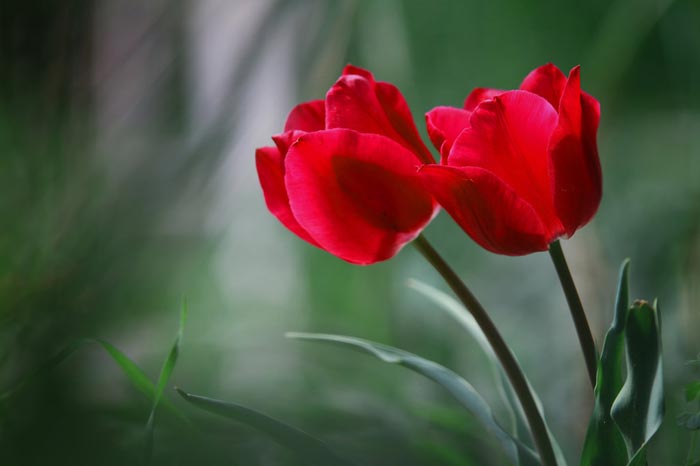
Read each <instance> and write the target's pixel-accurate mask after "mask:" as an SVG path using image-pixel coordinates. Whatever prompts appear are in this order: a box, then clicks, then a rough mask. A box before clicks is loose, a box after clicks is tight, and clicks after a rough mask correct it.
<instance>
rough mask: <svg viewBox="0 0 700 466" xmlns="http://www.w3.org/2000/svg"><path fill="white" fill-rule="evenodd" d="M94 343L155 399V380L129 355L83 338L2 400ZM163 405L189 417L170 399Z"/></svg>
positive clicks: (2, 399) (5, 393) (5, 394)
mask: <svg viewBox="0 0 700 466" xmlns="http://www.w3.org/2000/svg"><path fill="white" fill-rule="evenodd" d="M93 344H95V345H97V346H99V347H100V348H102V349H103V350H104V351H105V352H106V353H107V354H108V355H109V356H110V357H111V358H112V360H113V361H114V362H115V363H116V364H117V366H119V368H120V369H121V370H122V373H123V374H124V375H125V376H126V378H127V379H128V380H129V381H130V382H131V384H132V385H133V386H134V387H135V388H136V389H137V390H138V391H140V392H141V393H143V394H144V395H145V396H146V397H147V398H148V399H149V400H151V401H152V400H154V399H155V393H156V388H155V386H154V385H153V382H151V381H150V380H149V379H148V376H147V375H146V374H145V373H144V372H143V370H142V369H141V368H140V367H139V366H138V365H137V364H136V363H135V362H134V361H132V360H131V359H130V358H129V357H128V356H127V355H125V354H124V353H123V352H122V351H120V350H119V349H117V348H116V347H115V346H114V345H112V344H111V343H109V342H107V341H105V340H101V339H99V338H81V339H79V340H75V341H73V342H71V343H70V344H68V345H67V346H66V347H65V348H63V349H62V350H61V351H59V352H58V353H57V354H56V355H54V356H53V357H51V358H50V359H49V360H47V361H46V362H44V363H43V364H42V365H41V366H40V367H39V368H38V369H36V370H35V371H34V372H33V373H31V374H29V375H28V376H26V377H24V378H23V379H22V380H20V381H19V382H18V383H17V384H16V385H15V386H14V387H12V388H10V389H8V390H5V391H4V392H2V393H0V402H3V401H6V400H9V399H10V398H11V397H12V396H14V395H15V394H17V393H19V392H20V391H21V390H22V389H23V388H24V387H25V386H27V385H29V384H31V383H32V382H34V381H36V380H37V379H39V378H41V377H43V376H44V375H45V374H46V373H47V372H49V371H51V370H53V369H54V368H56V367H57V366H59V365H60V364H61V363H62V362H63V361H65V360H66V359H68V358H69V357H70V356H72V355H73V354H74V353H75V352H77V351H78V350H79V349H81V348H84V347H85V346H88V345H93ZM163 405H164V406H165V407H166V408H167V409H168V410H169V411H171V412H173V413H174V414H175V415H177V416H178V417H180V418H181V419H183V420H186V419H187V418H186V417H185V416H184V414H182V412H181V411H180V410H179V409H178V408H177V407H176V406H175V405H173V404H172V403H171V402H170V401H168V400H163Z"/></svg>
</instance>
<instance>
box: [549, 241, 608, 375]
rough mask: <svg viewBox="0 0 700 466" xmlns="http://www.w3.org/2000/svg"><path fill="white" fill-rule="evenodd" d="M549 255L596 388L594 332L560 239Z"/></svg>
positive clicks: (596, 361) (596, 368)
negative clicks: (589, 323)
mask: <svg viewBox="0 0 700 466" xmlns="http://www.w3.org/2000/svg"><path fill="white" fill-rule="evenodd" d="M549 255H550V256H551V258H552V262H554V268H555V269H556V270H557V275H559V282H560V283H561V287H562V289H563V290H564V294H565V295H566V301H567V302H568V303H569V310H570V311H571V318H572V319H573V320H574V325H575V326H576V333H577V334H578V341H579V342H580V344H581V350H582V351H583V357H584V359H585V360H586V368H587V369H588V378H589V379H590V381H591V386H592V387H593V388H595V383H596V372H597V370H598V355H597V353H596V349H595V343H594V342H593V334H592V333H591V327H590V326H589V325H588V320H587V319H586V313H585V312H584V311H583V305H582V304H581V298H579V296H578V291H576V285H574V280H573V278H571V272H569V266H568V265H567V264H566V259H565V258H564V251H562V249H561V244H559V241H554V242H553V243H552V244H550V245H549Z"/></svg>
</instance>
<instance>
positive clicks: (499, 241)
mask: <svg viewBox="0 0 700 466" xmlns="http://www.w3.org/2000/svg"><path fill="white" fill-rule="evenodd" d="M420 175H421V177H422V178H423V181H424V183H425V185H426V187H428V189H429V190H430V191H431V192H432V194H433V195H434V196H435V198H436V199H437V201H438V202H439V203H440V204H441V205H442V206H443V207H444V208H445V210H447V212H448V213H449V214H450V215H451V216H452V218H453V219H454V220H455V222H457V224H458V225H459V226H460V227H462V229H464V231H466V232H467V234H468V235H469V236H470V237H471V238H472V239H473V240H474V241H476V242H477V243H478V244H479V245H480V246H482V247H483V248H485V249H487V250H489V251H492V252H495V253H497V254H505V255H509V256H518V255H523V254H529V253H532V252H536V251H544V250H546V249H547V247H548V245H549V242H550V239H551V238H549V237H548V236H547V231H546V228H545V226H544V225H543V224H542V222H541V221H540V218H539V216H538V215H537V212H536V211H535V209H534V208H533V207H532V206H531V205H530V204H529V203H528V202H527V201H525V200H524V199H522V198H521V197H520V196H518V195H517V194H516V192H515V191H513V190H512V189H511V188H510V187H509V186H508V185H507V184H506V183H504V182H503V181H502V180H501V179H499V178H498V177H497V176H496V175H494V174H493V173H491V172H489V171H487V170H484V169H482V168H476V167H449V166H444V165H425V166H423V167H422V168H421V170H420Z"/></svg>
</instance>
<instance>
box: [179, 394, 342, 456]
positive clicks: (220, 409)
mask: <svg viewBox="0 0 700 466" xmlns="http://www.w3.org/2000/svg"><path fill="white" fill-rule="evenodd" d="M175 390H177V392H178V393H179V394H180V396H182V397H183V398H184V399H185V400H186V401H188V402H189V403H192V404H193V405H194V406H196V407H197V408H199V409H202V410H204V411H209V412H210V413H213V414H217V415H219V416H223V417H226V418H228V419H231V420H233V421H236V422H239V423H241V424H245V425H247V426H249V427H252V428H253V429H256V430H258V431H260V432H262V433H264V434H266V435H267V436H269V437H270V438H272V439H273V440H274V441H276V442H277V443H279V444H280V445H282V446H284V447H286V448H288V449H289V450H291V451H292V452H293V453H295V454H296V455H297V456H298V457H299V459H300V460H301V461H304V464H313V465H316V466H336V465H337V466H352V463H350V462H348V461H347V460H345V459H343V458H341V457H339V456H338V455H336V454H335V453H334V452H333V451H332V450H331V449H330V448H329V447H328V446H327V445H326V444H325V443H324V442H322V441H321V440H319V439H317V438H316V437H313V436H311V435H309V434H307V433H306V432H304V431H303V430H301V429H298V428H296V427H294V426H291V425H289V424H286V423H284V422H282V421H278V420H277V419H274V418H271V417H270V416H267V415H266V414H263V413H261V412H259V411H256V410H254V409H250V408H246V407H245V406H241V405H238V404H235V403H229V402H225V401H220V400H215V399H212V398H206V397H203V396H198V395H192V394H190V393H187V392H185V391H183V390H180V389H179V388H177V387H176V388H175Z"/></svg>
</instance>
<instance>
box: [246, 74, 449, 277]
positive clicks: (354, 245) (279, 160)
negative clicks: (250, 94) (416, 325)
mask: <svg viewBox="0 0 700 466" xmlns="http://www.w3.org/2000/svg"><path fill="white" fill-rule="evenodd" d="M272 139H273V141H274V142H275V146H274V147H262V148H259V149H257V151H256V166H257V171H258V177H259V179H260V185H261V186H262V189H263V194H264V196H265V202H266V204H267V207H268V209H269V210H270V212H271V213H272V214H273V215H274V216H275V217H277V219H278V220H279V221H280V222H281V223H282V224H283V225H284V226H286V227H287V228H288V229H289V230H291V231H292V232H294V233H295V234H297V235H298V236H299V237H300V238H302V239H304V240H306V241H307V242H309V243H311V244H313V245H314V246H317V247H319V248H321V249H324V250H326V251H328V252H330V253H331V254H334V255H336V256H338V257H340V258H341V259H344V260H346V261H348V262H352V263H355V264H372V263H375V262H378V261H382V260H386V259H389V258H390V257H392V256H393V255H394V254H396V253H397V252H398V251H399V249H400V248H401V247H402V246H403V245H404V244H406V243H407V242H409V241H411V240H413V239H414V238H415V237H416V236H418V234H419V233H420V231H421V230H422V229H423V227H425V226H426V225H427V224H428V222H429V221H430V220H431V219H432V217H433V216H434V214H435V212H436V209H437V203H436V202H435V201H434V199H433V196H432V195H431V194H430V192H429V191H428V190H427V189H426V187H425V185H424V184H423V182H422V180H421V178H420V176H419V174H418V169H419V167H420V166H421V165H423V164H426V163H433V159H432V156H431V155H430V152H429V151H428V149H427V147H426V146H425V145H424V144H423V142H422V141H421V138H420V136H419V135H418V131H417V129H416V126H415V124H414V122H413V119H412V117H411V113H410V110H409V108H408V105H407V104H406V101H405V100H404V98H403V96H402V95H401V93H400V92H399V90H398V89H397V88H396V87H395V86H393V85H392V84H389V83H385V82H377V81H375V80H374V77H373V76H372V74H371V73H370V72H368V71H366V70H363V69H361V68H357V67H354V66H347V67H346V68H345V70H344V71H343V74H342V76H341V77H340V78H339V79H338V81H337V82H336V83H335V84H334V85H333V86H332V87H331V89H330V90H329V91H328V93H327V95H326V98H325V100H315V101H311V102H307V103H303V104H301V105H298V106H297V107H295V108H294V109H293V110H292V111H291V113H290V114H289V116H288V118H287V122H286V124H285V127H284V132H283V133H281V134H278V135H276V136H273V137H272Z"/></svg>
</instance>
